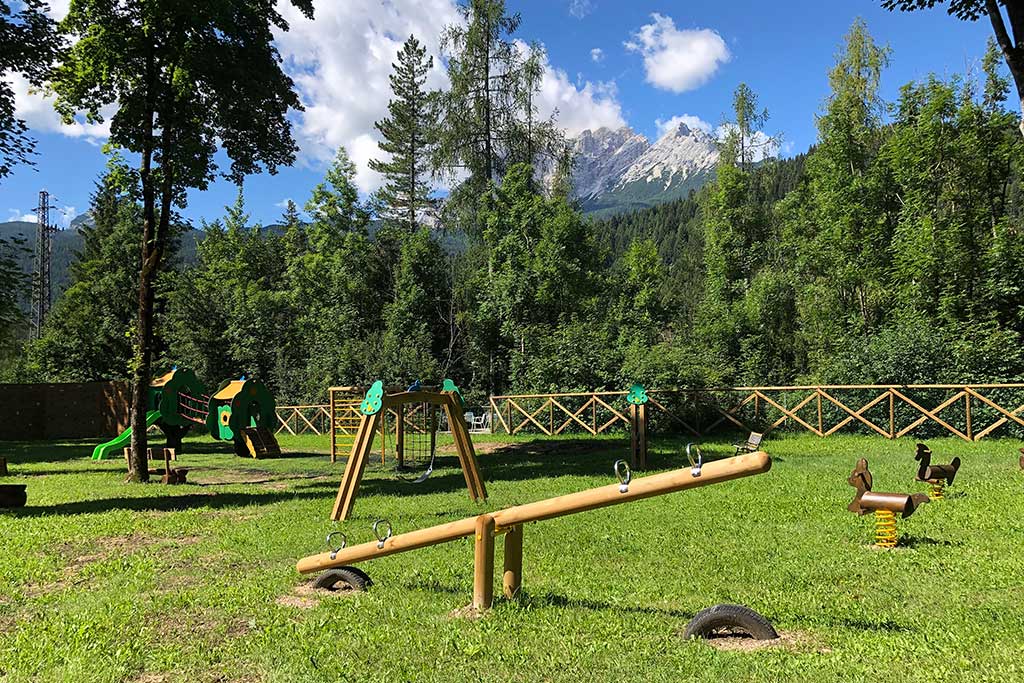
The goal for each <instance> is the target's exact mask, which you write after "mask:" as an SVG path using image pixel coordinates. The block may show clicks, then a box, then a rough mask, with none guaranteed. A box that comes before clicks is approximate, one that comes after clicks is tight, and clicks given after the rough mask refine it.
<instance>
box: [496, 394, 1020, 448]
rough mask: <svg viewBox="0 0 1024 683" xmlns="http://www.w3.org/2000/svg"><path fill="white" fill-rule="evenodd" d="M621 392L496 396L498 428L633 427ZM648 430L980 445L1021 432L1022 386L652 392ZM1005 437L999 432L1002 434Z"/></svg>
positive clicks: (589, 430)
mask: <svg viewBox="0 0 1024 683" xmlns="http://www.w3.org/2000/svg"><path fill="white" fill-rule="evenodd" d="M626 393H627V392H624V391H595V392H576V393H561V394H519V395H509V396H492V397H491V398H490V409H491V413H492V415H493V418H492V424H493V425H494V429H495V431H497V430H502V431H505V432H507V433H509V434H516V433H519V432H529V431H539V432H541V433H543V434H547V435H549V436H550V435H554V434H561V433H565V432H571V431H576V432H579V431H584V432H587V433H589V434H594V435H596V434H602V433H606V432H612V431H619V430H626V429H628V428H629V419H628V417H627V415H628V408H627V404H626V401H625V396H626ZM647 393H648V396H649V398H650V400H649V402H648V413H649V416H650V419H651V421H652V423H653V424H654V428H653V431H661V430H674V431H682V432H684V433H688V434H692V435H693V436H696V437H702V436H704V435H706V434H708V433H710V432H713V431H714V430H716V429H720V428H722V427H726V428H734V429H741V430H744V431H759V432H763V433H767V432H770V431H772V430H774V429H778V428H782V427H790V428H793V427H795V428H798V429H802V430H806V431H809V432H811V433H812V434H816V435H817V436H820V437H826V436H830V435H832V434H835V433H836V432H838V431H840V430H842V429H844V428H856V429H859V430H861V431H865V430H867V431H869V432H870V433H876V434H878V435H880V436H884V437H885V438H887V439H896V438H899V437H902V436H906V435H907V434H910V433H911V432H914V431H915V430H919V429H930V430H932V431H939V432H945V433H949V434H952V435H954V436H957V437H959V438H961V439H963V440H964V441H978V440H980V439H983V438H985V437H986V436H989V435H990V434H992V433H993V432H995V431H996V430H998V429H1000V428H1002V427H1006V428H1010V429H1014V430H1018V431H1019V430H1020V428H1024V384H970V385H968V384H915V385H904V386H899V385H879V384H847V385H814V386H766V387H722V388H703V389H675V390H654V391H648V392H647ZM1004 431H1005V430H1004Z"/></svg>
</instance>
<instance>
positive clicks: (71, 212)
mask: <svg viewBox="0 0 1024 683" xmlns="http://www.w3.org/2000/svg"><path fill="white" fill-rule="evenodd" d="M57 213H59V214H60V224H61V225H63V226H64V227H65V228H68V227H71V221H73V220H74V219H75V217H76V216H78V210H77V209H75V207H73V206H69V205H65V206H62V207H60V208H58V209H57Z"/></svg>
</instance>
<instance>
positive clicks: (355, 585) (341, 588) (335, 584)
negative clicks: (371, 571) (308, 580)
mask: <svg viewBox="0 0 1024 683" xmlns="http://www.w3.org/2000/svg"><path fill="white" fill-rule="evenodd" d="M372 585H373V580H372V579H370V577H369V575H368V574H367V573H366V572H364V571H363V570H361V569H356V568H355V567H339V568H338V569H328V570H327V571H325V572H324V573H322V574H320V576H318V577H316V581H314V582H313V587H314V588H319V589H321V590H328V591H337V592H354V593H362V592H363V591H365V590H366V589H367V587H369V586H372Z"/></svg>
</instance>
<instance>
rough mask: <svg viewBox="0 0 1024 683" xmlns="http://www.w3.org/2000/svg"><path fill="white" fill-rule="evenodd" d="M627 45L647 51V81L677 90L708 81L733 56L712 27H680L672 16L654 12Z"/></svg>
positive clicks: (645, 57) (644, 52)
mask: <svg viewBox="0 0 1024 683" xmlns="http://www.w3.org/2000/svg"><path fill="white" fill-rule="evenodd" d="M651 19H653V22H652V23H650V24H645V25H643V26H641V27H640V30H638V31H637V32H635V33H634V34H633V36H632V39H631V40H629V41H627V42H626V43H625V46H626V49H627V50H630V51H632V52H638V53H640V54H641V55H643V58H644V69H645V70H646V72H647V82H648V83H650V84H651V85H653V86H655V87H657V88H661V89H662V90H669V91H671V92H675V93H681V92H685V91H687V90H693V89H694V88H697V87H699V86H701V85H703V84H704V83H706V82H707V81H708V79H709V78H711V76H712V75H714V73H715V71H717V70H718V67H719V66H720V65H721V64H724V63H725V62H728V61H729V59H730V56H731V55H730V54H729V48H728V47H726V45H725V41H724V40H722V36H720V35H718V33H717V32H716V31H713V30H711V29H706V28H704V29H683V30H680V29H677V28H676V25H675V22H674V21H672V18H671V17H666V16H664V15H662V14H658V13H654V14H652V15H651Z"/></svg>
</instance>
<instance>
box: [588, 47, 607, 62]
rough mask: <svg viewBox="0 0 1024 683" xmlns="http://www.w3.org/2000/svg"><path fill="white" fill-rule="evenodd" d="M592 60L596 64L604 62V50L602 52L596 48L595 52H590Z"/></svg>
mask: <svg viewBox="0 0 1024 683" xmlns="http://www.w3.org/2000/svg"><path fill="white" fill-rule="evenodd" d="M590 59H592V60H593V61H595V62H603V61H604V50H602V49H601V48H599V47H595V48H594V49H593V50H591V51H590Z"/></svg>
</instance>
